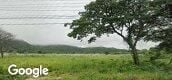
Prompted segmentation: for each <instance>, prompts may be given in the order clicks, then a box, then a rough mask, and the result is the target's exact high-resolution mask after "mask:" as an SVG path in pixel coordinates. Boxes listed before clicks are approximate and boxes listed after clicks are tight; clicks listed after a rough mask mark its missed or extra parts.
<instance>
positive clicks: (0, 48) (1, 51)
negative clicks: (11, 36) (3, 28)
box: [0, 47, 4, 58]
mask: <svg viewBox="0 0 172 80" xmlns="http://www.w3.org/2000/svg"><path fill="white" fill-rule="evenodd" d="M0 53H1V57H2V58H3V57H4V52H3V50H2V47H0Z"/></svg>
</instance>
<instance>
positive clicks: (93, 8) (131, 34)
mask: <svg viewBox="0 0 172 80" xmlns="http://www.w3.org/2000/svg"><path fill="white" fill-rule="evenodd" d="M166 4H167V0H96V1H93V2H91V3H90V4H88V5H86V6H85V11H84V12H80V13H79V14H80V18H79V19H76V20H73V22H72V23H68V24H69V25H70V28H71V29H72V30H73V31H72V32H71V33H69V34H68V36H69V37H73V38H76V39H78V40H82V39H83V38H84V37H88V36H92V37H91V38H90V39H89V40H88V42H89V43H90V42H94V41H95V40H96V38H99V37H101V36H102V35H105V34H107V35H109V34H117V35H119V36H120V37H122V38H123V40H124V41H125V42H126V43H127V44H128V46H129V48H130V49H131V52H132V55H133V60H134V63H135V64H139V58H138V54H137V49H136V45H137V42H138V41H139V40H142V39H144V38H145V36H147V35H148V34H151V32H152V31H153V30H155V29H156V28H160V27H166V25H167V24H169V23H168V20H167V14H168V13H167V11H166Z"/></svg>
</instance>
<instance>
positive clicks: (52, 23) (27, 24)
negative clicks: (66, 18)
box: [0, 23, 66, 26]
mask: <svg viewBox="0 0 172 80" xmlns="http://www.w3.org/2000/svg"><path fill="white" fill-rule="evenodd" d="M56 24H66V23H23V24H0V25H1V26H4V25H56Z"/></svg>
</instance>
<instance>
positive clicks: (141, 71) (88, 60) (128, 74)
mask: <svg viewBox="0 0 172 80" xmlns="http://www.w3.org/2000/svg"><path fill="white" fill-rule="evenodd" d="M168 57H170V56H168ZM168 57H167V58H165V59H159V60H157V62H156V64H152V63H150V62H147V61H146V60H147V59H146V58H145V57H144V56H143V55H141V60H142V61H141V65H140V66H135V65H133V64H132V59H131V55H128V54H125V55H124V54H123V55H103V54H94V55H91V54H87V55H83V54H73V55H62V54H59V55H56V54H51V55H50V54H46V55H31V54H30V55H8V56H6V57H5V58H4V59H2V58H0V80H15V79H16V80H172V65H171V64H167V62H168V61H169V60H168V59H169V58H168ZM11 64H16V65H17V66H18V67H39V65H43V67H47V68H48V69H49V75H48V76H41V77H39V78H36V79H35V78H32V77H31V76H10V75H9V74H8V71H7V68H8V66H9V65H11Z"/></svg>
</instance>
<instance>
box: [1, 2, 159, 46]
mask: <svg viewBox="0 0 172 80" xmlns="http://www.w3.org/2000/svg"><path fill="white" fill-rule="evenodd" d="M91 1H94V0H83V1H80V0H74V1H69V0H64V1H56V0H45V1H41V0H39V1H35V0H31V1H27V0H26V1H20V0H14V1H4V2H3V1H1V3H0V4H1V6H0V9H1V8H2V11H1V15H0V23H1V24H0V25H1V26H0V28H2V29H4V30H5V31H8V32H10V33H12V34H14V35H15V36H16V39H21V40H25V41H27V42H28V43H30V44H35V45H53V44H55V45H57V44H64V45H72V46H78V47H98V46H102V47H114V48H119V49H128V46H127V44H126V43H125V42H124V41H123V39H122V38H121V37H119V36H118V35H116V34H113V35H110V36H109V37H107V36H106V35H104V36H102V37H101V38H100V39H97V40H96V42H94V43H91V44H88V42H87V39H88V38H84V40H83V41H82V42H81V41H78V40H76V39H73V38H70V37H68V36H67V34H68V33H69V32H70V31H71V30H70V29H69V28H68V27H64V23H68V22H72V20H74V19H77V18H79V15H78V13H79V12H82V11H84V6H85V5H86V4H88V3H90V2H91ZM60 2H61V3H60ZM33 8H34V10H33ZM156 45H158V43H154V42H144V41H140V42H139V43H138V46H137V48H138V49H149V48H150V47H154V46H156Z"/></svg>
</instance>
